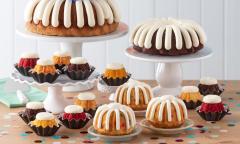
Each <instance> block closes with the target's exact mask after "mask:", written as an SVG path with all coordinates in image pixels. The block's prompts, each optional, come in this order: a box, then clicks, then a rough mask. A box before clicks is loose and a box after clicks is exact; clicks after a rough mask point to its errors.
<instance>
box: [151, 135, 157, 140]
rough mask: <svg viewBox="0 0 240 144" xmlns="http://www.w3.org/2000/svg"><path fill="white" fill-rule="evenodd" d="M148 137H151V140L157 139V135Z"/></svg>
mask: <svg viewBox="0 0 240 144" xmlns="http://www.w3.org/2000/svg"><path fill="white" fill-rule="evenodd" d="M150 139H152V140H157V139H159V137H156V136H153V137H151V138H150Z"/></svg>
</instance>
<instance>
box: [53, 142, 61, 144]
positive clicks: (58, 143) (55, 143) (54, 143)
mask: <svg viewBox="0 0 240 144" xmlns="http://www.w3.org/2000/svg"><path fill="white" fill-rule="evenodd" d="M52 144H61V142H53V143H52Z"/></svg>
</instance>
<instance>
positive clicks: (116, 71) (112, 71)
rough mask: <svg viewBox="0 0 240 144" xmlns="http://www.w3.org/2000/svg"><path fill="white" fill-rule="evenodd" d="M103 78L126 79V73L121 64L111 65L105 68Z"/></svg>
mask: <svg viewBox="0 0 240 144" xmlns="http://www.w3.org/2000/svg"><path fill="white" fill-rule="evenodd" d="M104 77H106V78H113V79H116V78H125V77H127V72H126V70H125V68H124V66H123V64H119V63H112V64H108V65H107V68H106V70H105V72H104Z"/></svg>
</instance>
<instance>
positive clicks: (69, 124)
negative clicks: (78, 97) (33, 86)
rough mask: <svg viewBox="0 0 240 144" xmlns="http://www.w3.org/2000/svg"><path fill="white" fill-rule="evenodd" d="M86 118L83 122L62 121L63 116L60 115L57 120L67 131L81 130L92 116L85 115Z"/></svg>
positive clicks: (73, 120)
mask: <svg viewBox="0 0 240 144" xmlns="http://www.w3.org/2000/svg"><path fill="white" fill-rule="evenodd" d="M86 115H87V117H86V119H85V120H82V119H79V120H76V119H71V120H68V119H63V114H60V115H59V116H58V119H59V120H60V121H61V122H62V124H63V125H64V126H65V127H67V128H69V129H81V128H84V127H85V126H86V124H87V123H88V122H89V120H90V119H91V118H92V116H91V115H90V114H88V113H86Z"/></svg>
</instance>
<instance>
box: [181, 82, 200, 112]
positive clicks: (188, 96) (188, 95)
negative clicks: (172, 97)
mask: <svg viewBox="0 0 240 144" xmlns="http://www.w3.org/2000/svg"><path fill="white" fill-rule="evenodd" d="M180 98H181V99H182V100H183V101H184V103H185V104H186V106H187V108H188V109H195V108H196V107H198V106H200V105H201V103H202V95H201V94H200V92H199V89H198V87H196V86H184V87H182V92H181V94H180Z"/></svg>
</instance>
